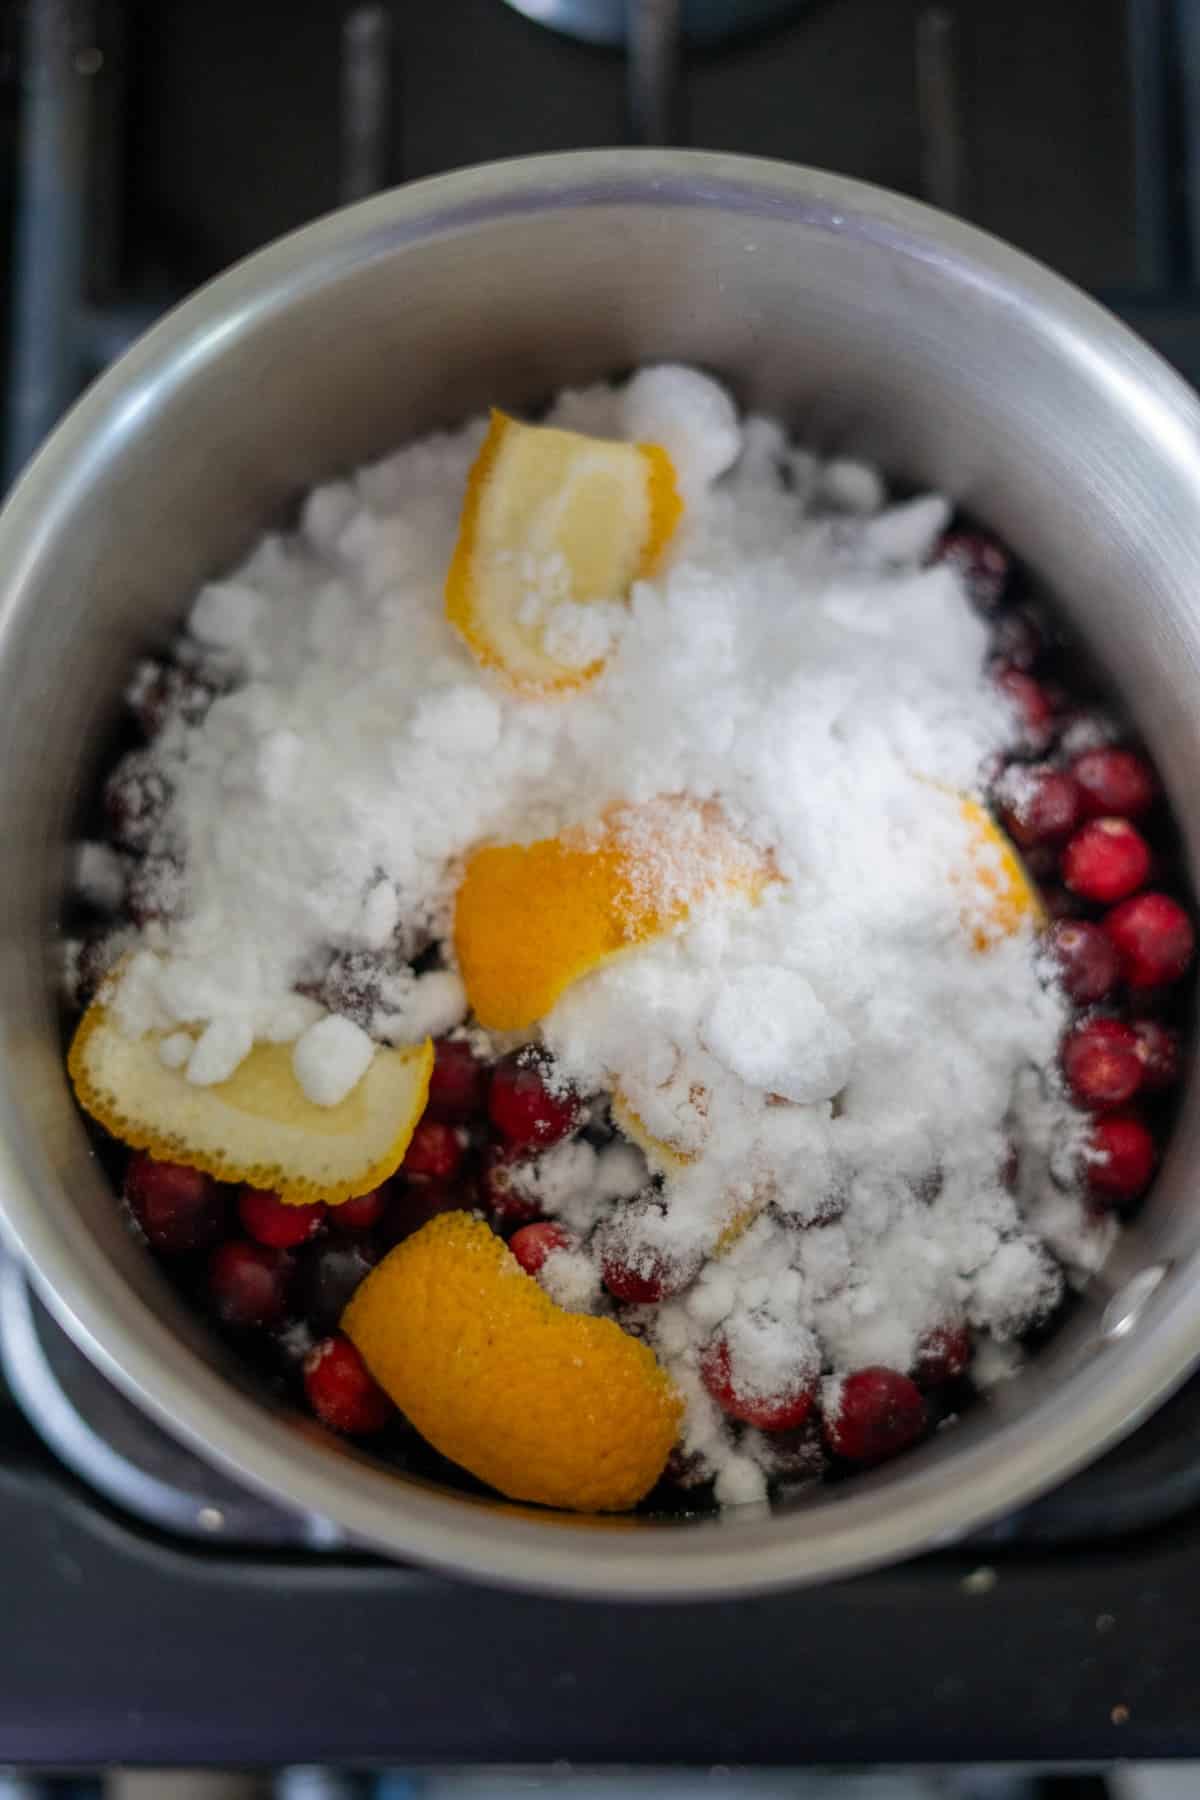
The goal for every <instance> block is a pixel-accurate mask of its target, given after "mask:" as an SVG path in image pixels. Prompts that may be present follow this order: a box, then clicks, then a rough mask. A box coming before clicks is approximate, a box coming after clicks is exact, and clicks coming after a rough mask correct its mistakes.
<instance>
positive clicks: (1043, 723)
mask: <svg viewBox="0 0 1200 1800" xmlns="http://www.w3.org/2000/svg"><path fill="white" fill-rule="evenodd" d="M993 679H994V680H995V683H996V686H997V687H998V688H999V689H1000V692H1001V693H1002V694H1003V695H1004V697H1005V699H1006V700H1007V701H1009V703H1010V704H1011V706H1012V707H1013V710H1014V711H1015V712H1016V714H1017V716H1018V718H1019V719H1020V721H1021V726H1022V735H1023V737H1024V738H1025V741H1026V742H1027V743H1028V744H1029V745H1030V746H1031V748H1033V749H1035V750H1044V749H1045V748H1046V747H1047V745H1048V744H1049V742H1050V739H1051V738H1052V737H1053V735H1054V707H1053V706H1052V704H1051V702H1050V696H1049V695H1048V694H1047V692H1046V690H1045V688H1044V687H1043V686H1042V684H1041V682H1039V681H1035V680H1034V678H1033V676H1032V675H1027V674H1026V673H1025V671H1024V669H1014V668H1012V667H1010V666H1009V665H1008V664H1005V666H1004V667H1002V668H1000V669H997V671H996V673H995V676H994V677H993Z"/></svg>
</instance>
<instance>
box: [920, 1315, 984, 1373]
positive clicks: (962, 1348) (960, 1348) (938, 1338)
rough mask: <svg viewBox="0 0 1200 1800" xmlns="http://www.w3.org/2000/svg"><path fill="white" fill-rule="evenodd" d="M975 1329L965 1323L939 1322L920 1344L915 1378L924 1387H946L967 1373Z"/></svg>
mask: <svg viewBox="0 0 1200 1800" xmlns="http://www.w3.org/2000/svg"><path fill="white" fill-rule="evenodd" d="M971 1350H972V1344H971V1333H970V1332H969V1331H968V1330H967V1327H966V1326H965V1325H935V1326H934V1328H933V1330H932V1331H927V1332H926V1333H925V1336H924V1337H923V1338H922V1339H921V1341H920V1343H919V1344H918V1345H917V1357H916V1363H915V1365H914V1367H913V1379H914V1380H915V1381H917V1382H919V1383H920V1385H921V1386H922V1387H925V1388H932V1387H943V1386H944V1385H945V1383H946V1382H947V1381H957V1380H958V1377H959V1376H960V1375H964V1374H965V1373H966V1370H967V1365H968V1363H969V1362H970V1360H971Z"/></svg>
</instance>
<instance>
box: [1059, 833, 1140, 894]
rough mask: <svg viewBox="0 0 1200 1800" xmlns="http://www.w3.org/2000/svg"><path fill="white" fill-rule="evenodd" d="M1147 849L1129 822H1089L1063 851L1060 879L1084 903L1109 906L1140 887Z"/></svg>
mask: <svg viewBox="0 0 1200 1800" xmlns="http://www.w3.org/2000/svg"><path fill="white" fill-rule="evenodd" d="M1149 873H1150V847H1149V845H1148V844H1147V842H1146V840H1145V838H1144V837H1143V836H1142V834H1141V832H1140V831H1138V829H1137V828H1136V826H1133V825H1131V824H1130V823H1129V821H1128V819H1090V820H1089V821H1088V823H1087V824H1086V825H1083V826H1081V827H1080V829H1079V830H1078V831H1077V832H1076V833H1075V836H1074V837H1073V838H1072V839H1071V841H1070V843H1069V844H1068V845H1067V847H1066V849H1065V850H1064V851H1063V859H1062V874H1063V880H1064V881H1065V882H1066V884H1067V886H1068V887H1069V888H1070V889H1071V890H1072V892H1073V893H1076V894H1082V896H1083V898H1084V899H1085V900H1098V901H1101V902H1103V904H1104V905H1106V906H1109V905H1111V904H1112V902H1113V901H1114V900H1123V899H1124V898H1125V896H1126V894H1132V893H1134V892H1136V890H1137V889H1138V888H1140V887H1141V885H1142V883H1143V882H1144V881H1145V879H1146V877H1147V876H1148V875H1149Z"/></svg>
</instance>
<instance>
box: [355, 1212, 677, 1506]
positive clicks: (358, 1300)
mask: <svg viewBox="0 0 1200 1800" xmlns="http://www.w3.org/2000/svg"><path fill="white" fill-rule="evenodd" d="M342 1329H343V1331H345V1333H346V1335H347V1337H349V1338H350V1339H351V1341H352V1342H353V1343H354V1345H355V1346H356V1347H357V1349H358V1351H359V1353H360V1355H361V1356H362V1358H363V1361H364V1362H365V1363H366V1365H367V1367H368V1369H369V1370H370V1371H371V1374H372V1375H373V1376H374V1377H375V1380H376V1381H377V1382H378V1383H379V1385H380V1386H381V1387H382V1388H383V1389H384V1390H385V1392H386V1393H388V1394H389V1395H390V1396H391V1398H392V1399H393V1400H394V1401H395V1403H396V1405H397V1406H398V1407H399V1408H400V1410H401V1411H402V1412H403V1413H405V1414H406V1415H407V1417H408V1418H409V1419H410V1420H411V1421H412V1423H413V1425H414V1426H415V1427H416V1429H417V1430H418V1431H419V1432H420V1433H421V1435H422V1437H424V1438H426V1439H428V1441H429V1442H430V1443H431V1444H432V1445H433V1446H434V1448H435V1449H436V1450H438V1451H440V1452H441V1454H442V1455H443V1456H446V1457H448V1458H449V1459H450V1461H451V1462H455V1463H458V1464H459V1465H460V1467H462V1468H464V1469H469V1470H470V1472H471V1473H472V1474H473V1475H476V1476H478V1478H479V1479H480V1480H481V1481H485V1482H487V1484H488V1485H489V1486H490V1487H493V1488H496V1489H497V1490H498V1491H499V1492H500V1493H502V1494H505V1495H507V1496H508V1498H509V1499H512V1500H532V1501H536V1502H538V1503H539V1504H541V1505H543V1506H558V1507H565V1508H569V1509H570V1510H572V1511H576V1512H621V1511H624V1510H626V1509H627V1508H629V1507H631V1506H635V1505H636V1504H637V1502H638V1501H639V1500H641V1499H642V1498H643V1497H644V1496H645V1495H646V1494H647V1493H648V1492H649V1491H650V1489H651V1488H652V1487H653V1486H654V1484H655V1482H656V1481H657V1480H658V1478H659V1476H660V1475H661V1473H662V1471H663V1467H664V1466H665V1464H666V1460H667V1457H668V1455H669V1454H670V1451H671V1447H672V1445H673V1444H674V1442H675V1439H676V1436H677V1433H678V1430H679V1421H680V1417H681V1411H682V1409H681V1403H680V1400H679V1396H678V1395H677V1393H676V1392H675V1389H674V1387H673V1386H672V1384H671V1382H670V1380H669V1379H668V1377H667V1375H666V1374H665V1372H664V1371H663V1369H662V1368H660V1366H659V1364H658V1362H657V1361H656V1360H655V1357H654V1354H653V1352H652V1351H651V1350H650V1349H649V1348H648V1346H647V1345H645V1344H643V1343H640V1342H639V1341H638V1340H637V1339H636V1338H633V1337H630V1336H629V1334H628V1333H627V1332H624V1331H622V1330H621V1328H620V1326H619V1325H617V1324H615V1323H614V1322H613V1321H612V1320H611V1319H597V1318H592V1317H591V1316H589V1315H587V1314H582V1313H569V1312H564V1310H563V1309H562V1307H560V1306H556V1305H555V1303H554V1302H553V1301H552V1300H551V1299H550V1297H549V1296H548V1295H547V1294H545V1293H543V1291H542V1289H541V1288H540V1287H539V1286H538V1284H537V1282H536V1281H534V1280H533V1279H532V1277H530V1276H528V1275H526V1274H525V1272H524V1271H523V1270H522V1269H521V1267H520V1265H519V1264H518V1262H517V1260H516V1258H515V1257H514V1256H513V1255H512V1253H511V1251H510V1250H509V1249H508V1248H507V1246H506V1245H505V1244H504V1243H503V1242H502V1241H501V1240H500V1239H499V1238H498V1237H496V1236H495V1234H494V1233H493V1232H492V1231H491V1230H490V1229H489V1227H488V1226H486V1225H485V1224H484V1223H483V1222H482V1220H480V1219H477V1218H474V1217H472V1215H471V1214H469V1213H443V1214H442V1215H441V1216H440V1217H439V1218H436V1219H433V1220H431V1221H430V1223H429V1224H428V1225H425V1226H423V1227H422V1229H421V1230H420V1231H418V1232H417V1233H416V1234H415V1235H414V1236H413V1237H410V1238H408V1239H407V1240H406V1241H405V1242H404V1243H402V1244H400V1245H398V1246H397V1248H396V1249H394V1250H393V1251H392V1252H391V1254H390V1255H388V1256H386V1257H385V1258H384V1260H383V1261H382V1262H381V1263H380V1264H379V1265H378V1266H377V1267H376V1268H375V1269H373V1270H372V1271H371V1273H370V1274H369V1275H368V1276H367V1278H366V1280H365V1281H364V1282H363V1284H362V1286H361V1287H360V1288H359V1289H358V1291H357V1293H356V1294H355V1295H354V1298H353V1299H352V1300H351V1302H350V1304H349V1306H348V1307H347V1308H346V1311H345V1313H344V1314H343V1316H342Z"/></svg>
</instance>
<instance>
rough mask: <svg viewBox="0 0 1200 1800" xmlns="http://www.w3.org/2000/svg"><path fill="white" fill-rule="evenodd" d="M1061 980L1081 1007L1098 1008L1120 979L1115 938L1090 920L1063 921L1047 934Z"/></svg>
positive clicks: (1053, 926)
mask: <svg viewBox="0 0 1200 1800" xmlns="http://www.w3.org/2000/svg"><path fill="white" fill-rule="evenodd" d="M1046 950H1047V953H1048V954H1049V955H1050V956H1051V957H1053V959H1054V963H1055V966H1056V968H1057V970H1058V977H1059V980H1060V981H1061V982H1062V985H1063V990H1064V992H1065V993H1066V994H1067V996H1068V997H1069V998H1070V999H1072V1000H1074V1001H1075V1003H1076V1005H1077V1006H1094V1005H1095V1003H1096V1001H1097V1000H1103V999H1104V997H1105V995H1106V994H1111V992H1112V990H1113V989H1114V988H1115V987H1116V985H1117V981H1118V978H1119V976H1120V972H1121V969H1120V963H1119V961H1118V959H1117V953H1116V950H1115V949H1114V948H1113V943H1112V939H1111V938H1110V937H1109V936H1108V933H1107V932H1105V931H1104V930H1102V928H1101V927H1100V926H1099V925H1093V924H1091V923H1090V922H1089V921H1088V920H1087V919H1060V920H1058V922H1057V923H1056V924H1054V925H1052V926H1051V927H1050V930H1049V931H1048V932H1047V933H1046Z"/></svg>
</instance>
